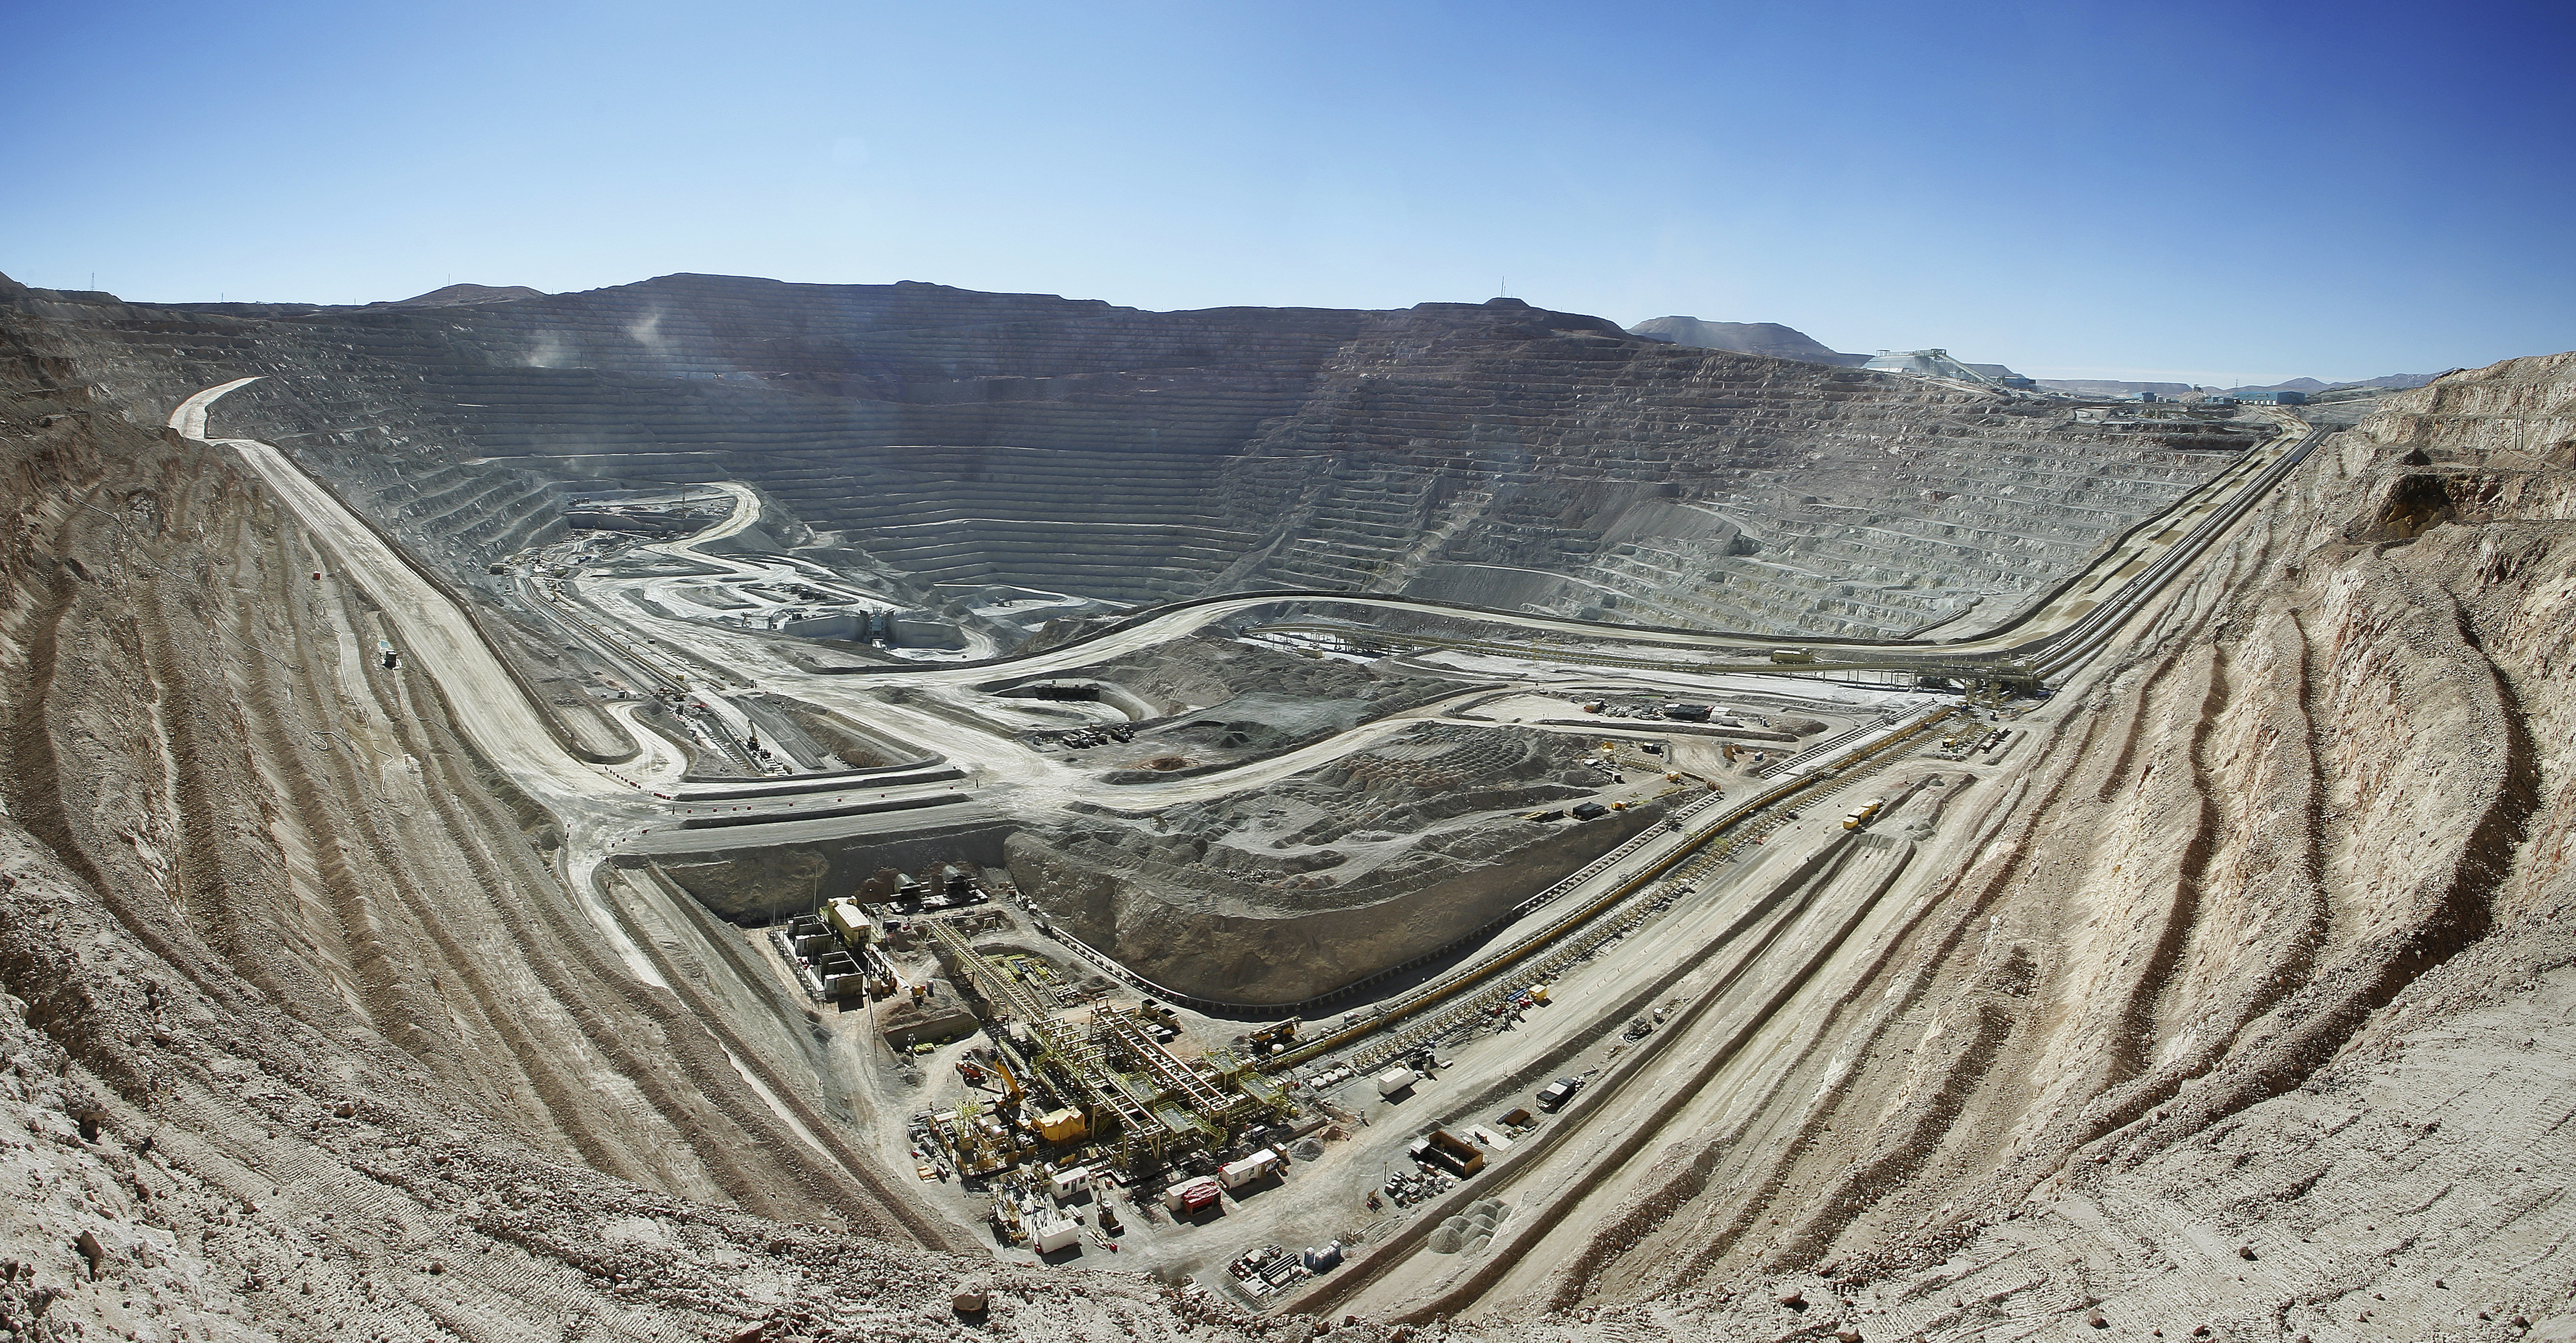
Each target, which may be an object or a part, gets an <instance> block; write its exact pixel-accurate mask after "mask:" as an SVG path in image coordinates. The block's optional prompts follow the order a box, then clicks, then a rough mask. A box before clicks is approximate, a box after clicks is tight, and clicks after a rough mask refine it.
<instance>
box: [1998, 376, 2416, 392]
mask: <svg viewBox="0 0 2576 1343" xmlns="http://www.w3.org/2000/svg"><path fill="white" fill-rule="evenodd" d="M2440 376H2442V375H2441V374H2439V373H2390V374H2386V375H2384V376H2381V377H2376V378H2364V379H2362V380H2360V381H2358V382H2319V381H2318V380H2316V379H2315V378H2292V379H2290V380H2289V381H2288V382H2272V383H2265V384H2263V385H2261V386H2259V387H2258V386H2252V385H2247V386H2241V387H2212V388H2209V389H2208V390H2211V391H2225V392H2336V391H2342V390H2344V389H2346V388H2350V387H2385V388H2390V389H2392V390H2397V391H2403V390H2405V389H2407V388H2410V387H2421V386H2423V385H2424V384H2426V383H2428V382H2431V381H2432V380H2433V379H2435V378H2438V377H2440ZM2039 385H2040V386H2042V387H2044V388H2047V389H2048V390H2049V391H2052V392H2072V393H2074V394H2076V395H2078V396H2136V395H2137V394H2138V393H2140V392H2153V393H2155V394H2156V395H2158V396H2180V395H2182V394H2183V393H2185V392H2188V391H2191V390H2193V385H2192V384H2191V383H2187V382H2118V381H2114V380H2111V379H2108V378H2042V379H2040V380H2039Z"/></svg>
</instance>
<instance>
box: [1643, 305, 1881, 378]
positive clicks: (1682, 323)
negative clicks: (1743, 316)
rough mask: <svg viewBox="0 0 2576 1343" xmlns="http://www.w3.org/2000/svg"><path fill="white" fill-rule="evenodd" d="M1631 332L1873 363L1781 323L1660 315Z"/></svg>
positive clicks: (1819, 360)
mask: <svg viewBox="0 0 2576 1343" xmlns="http://www.w3.org/2000/svg"><path fill="white" fill-rule="evenodd" d="M1628 334H1630V335H1632V336H1652V337H1655V338H1656V339H1658V340H1668V341H1671V342H1672V343H1673V344H1675V345H1688V346H1691V347H1693V348H1694V349H1701V350H1732V351H1734V352H1735V353H1737V354H1762V355H1769V356H1770V357H1772V358H1774V359H1796V360H1799V361H1800V362H1802V363H1809V364H1838V365H1840V366H1842V367H1844V368H1858V367H1859V366H1861V365H1862V364H1866V363H1868V362H1869V356H1868V355H1865V354H1837V353H1835V352H1834V351H1833V350H1831V349H1829V348H1827V347H1826V346H1825V345H1824V344H1822V343H1821V342H1819V341H1817V340H1816V339H1815V338H1814V337H1812V336H1809V335H1808V334H1807V333H1805V332H1803V331H1800V330H1798V329H1796V328H1794V327H1786V326H1782V325H1780V324H1779V323H1778V322H1703V321H1701V320H1700V319H1698V318H1696V317H1656V318H1651V319H1648V320H1646V321H1643V322H1639V323H1637V324H1636V325H1635V326H1632V327H1630V328H1628Z"/></svg>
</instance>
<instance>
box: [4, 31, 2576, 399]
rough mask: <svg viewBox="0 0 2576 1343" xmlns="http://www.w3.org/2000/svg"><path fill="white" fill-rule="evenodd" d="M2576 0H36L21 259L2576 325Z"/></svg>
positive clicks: (1845, 320) (7, 177)
mask: <svg viewBox="0 0 2576 1343" xmlns="http://www.w3.org/2000/svg"><path fill="white" fill-rule="evenodd" d="M2570 13H2571V10H2570V8H2569V7H2567V6H2565V5H2555V4H2552V5H2543V4H2529V5H2518V4H2484V5H2481V4H2473V3H2472V4H2448V5H2439V6H2436V5H2421V6H2396V5H2373V4H2368V3H2350V4H2287V3H2285V4H2238V5H2199V4H2189V3H2172V4H2126V5H2107V4H2100V5H2097V4H2084V3H2075V2H2068V0H2061V2H2058V3H2040V4H1987V3H1976V2H1975V0H1957V2H1954V3H1946V4H1922V3H1902V4H1900V3H1886V2H1884V0H1849V2H1847V3H1842V4H1832V5H1820V4H1812V3H1804V2H1801V3H1779V4H1728V3H1702V4H1673V5H1659V4H1651V3H1629V4H1621V5H1616V6H1612V5H1594V6H1586V5H1577V4H1557V5H1513V4H1476V5H1465V4H1462V5H1402V4H1348V5H1344V4H1328V3H1312V2H1308V0H1301V2H1300V3H1296V4H1274V5H1253V4H1226V3H1199V4H1189V5H1182V4H1173V5H1123V4H1081V5H1063V4H1055V5H1013V4H1004V3H980V4H976V3H966V4H947V5H931V4H919V3H912V4H901V5H882V6H880V5H868V4H856V3H847V4H812V5H797V4H758V3H750V4H727V5H701V6H678V5H662V4H654V3H620V4H598V5H585V4H545V3H520V4H508V5H500V4H492V5H486V4H476V3H447V4H439V5H435V6H431V5H350V4H346V3H334V4H328V5H322V4H316V5H294V4H263V3H258V2H257V0H250V2H249V3H244V4H241V5H236V6H208V5H204V4H185V5H181V4H168V5H148V4H120V3H114V2H113V0H108V2H105V3H91V4H82V5H69V4H62V3H58V2H57V0H0V31H6V32H7V33H8V34H9V40H8V42H7V44H6V45H7V47H8V49H9V52H10V60H9V63H8V67H9V82H10V91H9V99H8V101H9V104H10V107H11V110H12V117H11V121H12V125H11V128H10V134H9V135H7V136H6V137H0V182H5V183H6V184H7V185H6V186H5V187H0V272H6V273H7V274H9V275H11V276H13V277H15V278H17V279H19V280H21V281H23V282H26V283H29V284H36V285H45V286H54V287H87V286H88V285H89V284H90V277H91V275H92V274H93V273H95V275H96V277H97V284H98V286H99V287H101V288H105V289H109V290H113V291H115V292H117V293H120V294H124V295H126V296H129V297H134V298H142V299H151V300H170V301H180V300H190V299H212V298H215V297H217V296H218V295H221V296H224V297H228V298H232V299H235V300H240V299H262V300H278V301H288V300H293V301H315V302H337V303H349V302H366V301H370V300H375V299H385V298H399V297H404V296H407V295H410V294H414V293H419V292H422V291H424V290H428V289H433V288H436V287H438V286H439V285H442V284H445V283H447V282H449V281H450V280H472V281H476V282H480V283H485V284H527V285H534V286H536V287H538V288H541V289H547V290H567V289H585V288H592V287H596V286H600V285H609V284H618V283H624V282H628V281H632V280H638V279H642V278H645V277H648V276H652V275H659V274H666V273H669V272H673V271H708V272H720V273H728V274H747V275H764V276H772V277H776V278H780V279H787V280H810V281H830V282H869V283H876V282H885V281H892V280H903V279H916V280H933V281H938V282H941V283H945V284H954V285H961V286H966V287H969V288H976V289H997V290H1014V291H1038V292H1047V293H1062V294H1067V295H1073V296H1078V297H1085V298H1102V299H1107V300H1110V301H1111V302H1115V303H1125V304H1133V305H1137V306H1140V307H1149V308H1185V307H1210V306H1217V305H1223V304H1311V305H1323V306H1357V307H1397V306H1402V305H1406V304H1410V303H1415V302H1419V301H1423V300H1428V299H1443V300H1478V299H1483V298H1486V297H1489V296H1491V295H1492V294H1494V293H1495V292H1496V291H1497V290H1498V288H1500V287H1501V286H1502V285H1503V284H1505V283H1506V280H1507V281H1508V284H1509V286H1510V292H1511V293H1512V294H1513V295H1515V296H1518V297H1523V298H1526V299H1528V300H1529V301H1531V302H1533V303H1538V304H1541V305H1544V306H1548V307H1555V308H1564V309H1569V310H1573V311H1579V312H1590V313H1597V314H1600V315H1602V316H1606V317H1611V318H1614V319H1616V320H1618V321H1621V322H1634V321H1637V320H1640V319H1642V318H1647V317H1655V316H1661V315H1664V314H1667V313H1683V314H1689V315H1692V316H1698V317H1704V318H1709V319H1712V320H1731V321H1777V322H1785V323H1787V324H1789V325H1791V326H1795V327H1798V328H1799V329H1801V330H1804V331H1806V332H1808V333H1809V334H1811V335H1813V336H1815V337H1817V338H1818V339H1820V340H1823V341H1824V342H1826V343H1827V344H1829V345H1832V346H1834V347H1836V348H1838V349H1845V350H1863V351H1866V350H1875V349H1879V348H1883V347H1885V348H1915V347H1920V346H1933V345H1937V346H1944V347H1947V348H1949V349H1950V350H1951V351H1953V352H1954V353H1956V354H1958V355H1960V356H1961V357H1963V358H1969V359H1978V360H1996V361H2002V362H2007V363H2010V364H2013V365H2015V366H2016V367H2018V368H2021V369H2022V370H2024V371H2026V372H2034V373H2038V374H2040V375H2041V376H2062V377H2088V376H2091V377H2122V376H2127V377H2154V378H2179V379H2184V380H2192V381H2205V382H2219V383H2224V382H2233V381H2238V380H2247V381H2269V380H2272V379H2276V378H2281V377H2288V376H2295V375H2313V376H2319V377H2326V378H2358V377H2367V376H2371V375H2374V374H2380V373H2391V372H2430V371H2434V370H2438V369H2441V368H2445V367H2449V366H2452V365H2461V364H2465V365H2476V364H2482V363H2486V362H2490V361H2492V360H2495V359H2499V358H2503V357H2506V356H2509V355H2515V354H2532V353H2542V352H2547V351H2556V350H2563V349H2567V348H2570V347H2576V247H2571V245H2570V244H2571V242H2576V171H2571V170H2576V78H2571V77H2570V76H2569V74H2568V64H2567V62H2568V59H2569V58H2568V55H2567V53H2568V52H2569V50H2570V49H2571V44H2570V41H2569V39H2570V37H2571V29H2576V19H2571V18H2570Z"/></svg>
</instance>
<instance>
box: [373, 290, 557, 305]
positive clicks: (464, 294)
mask: <svg viewBox="0 0 2576 1343" xmlns="http://www.w3.org/2000/svg"><path fill="white" fill-rule="evenodd" d="M545 296H546V291H544V290H542V289H530V288H529V287H527V286H526V285H523V284H505V285H488V284H452V285H449V286H447V287H446V288H445V289H433V290H430V291H429V292H428V293H426V294H415V295H413V296H412V297H410V298H405V299H396V300H394V301H393V302H391V303H370V304H368V305H367V306H368V307H370V308H452V307H455V306H456V305H458V304H460V303H506V302H508V301H510V300H511V299H514V298H544V297H545Z"/></svg>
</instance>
